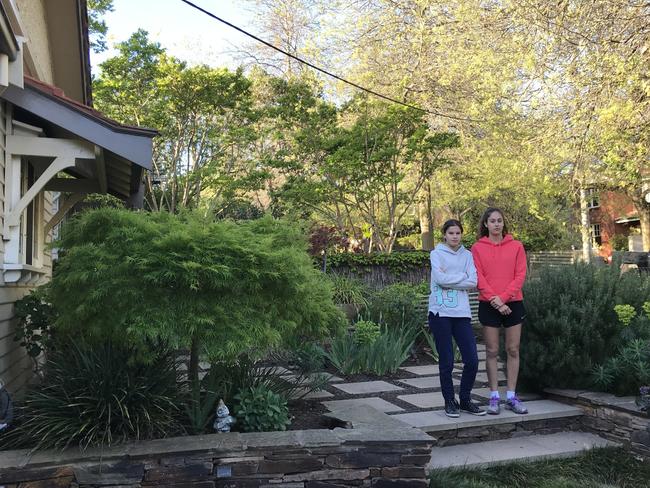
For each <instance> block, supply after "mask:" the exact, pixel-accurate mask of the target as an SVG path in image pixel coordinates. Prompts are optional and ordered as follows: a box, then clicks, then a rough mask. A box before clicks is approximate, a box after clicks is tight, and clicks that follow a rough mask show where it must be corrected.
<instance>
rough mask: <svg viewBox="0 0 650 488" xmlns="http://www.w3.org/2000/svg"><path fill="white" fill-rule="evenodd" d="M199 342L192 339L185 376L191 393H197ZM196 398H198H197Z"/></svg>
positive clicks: (198, 386)
mask: <svg viewBox="0 0 650 488" xmlns="http://www.w3.org/2000/svg"><path fill="white" fill-rule="evenodd" d="M199 360H200V359H199V341H198V339H197V338H196V337H193V338H192V345H191V346H190V363H189V364H188V366H187V375H188V378H187V379H188V380H189V383H190V389H191V391H192V393H194V394H197V395H198V393H199V388H200V383H199ZM197 398H198V396H197Z"/></svg>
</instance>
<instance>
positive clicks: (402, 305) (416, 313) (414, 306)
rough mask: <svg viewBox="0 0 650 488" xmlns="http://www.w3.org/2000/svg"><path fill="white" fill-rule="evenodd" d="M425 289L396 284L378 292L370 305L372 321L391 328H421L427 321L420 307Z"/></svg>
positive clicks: (420, 286)
mask: <svg viewBox="0 0 650 488" xmlns="http://www.w3.org/2000/svg"><path fill="white" fill-rule="evenodd" d="M427 287H428V285H427ZM423 289H424V287H423V286H422V285H409V284H405V283H396V284H393V285H389V286H386V287H384V288H382V289H381V290H379V291H376V292H375V293H374V294H373V295H372V297H371V299H370V303H369V305H368V310H369V315H370V319H371V320H373V321H374V322H377V323H381V324H385V325H387V326H389V327H400V326H404V327H414V328H420V327H421V326H422V324H424V322H425V319H426V315H425V314H423V312H422V309H421V307H420V302H421V301H422V300H423V293H422V291H423Z"/></svg>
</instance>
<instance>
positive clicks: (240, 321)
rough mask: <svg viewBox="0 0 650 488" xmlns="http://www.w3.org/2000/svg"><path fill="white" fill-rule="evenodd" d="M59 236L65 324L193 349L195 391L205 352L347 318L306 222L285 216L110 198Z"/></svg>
mask: <svg viewBox="0 0 650 488" xmlns="http://www.w3.org/2000/svg"><path fill="white" fill-rule="evenodd" d="M61 247H62V248H63V249H65V250H66V251H65V254H64V255H63V256H62V257H61V258H60V260H59V265H58V267H57V272H56V274H55V276H54V277H53V279H52V282H51V285H50V287H51V288H50V290H51V294H52V295H51V296H52V300H53V301H54V302H56V303H57V304H60V307H58V306H57V311H58V319H57V323H56V326H57V330H59V331H60V332H61V333H68V334H71V336H73V337H74V336H76V335H83V336H85V337H86V338H88V339H89V340H95V341H100V342H101V341H104V340H106V339H109V338H110V339H112V340H115V341H124V343H126V344H137V345H141V346H143V347H144V348H145V349H146V347H148V346H150V345H151V344H152V343H154V344H155V342H156V341H162V342H164V343H165V344H166V345H168V346H170V347H172V348H186V349H189V350H190V364H189V373H190V380H191V383H192V388H193V389H194V390H195V391H198V390H197V389H198V388H199V383H198V365H199V358H200V357H207V358H208V359H209V360H212V361H217V360H225V361H228V360H232V359H234V358H236V357H237V356H238V355H240V354H242V353H244V352H247V353H250V354H251V355H261V354H263V353H264V351H266V350H267V348H268V347H270V346H276V345H279V344H281V343H282V342H283V341H284V340H287V339H289V338H291V337H293V338H295V337H296V336H297V337H303V338H307V337H314V338H317V337H322V336H324V335H327V334H328V333H330V332H332V331H334V330H336V329H337V328H338V327H339V326H340V325H341V321H340V319H341V313H340V311H339V310H338V309H337V308H336V306H335V305H334V304H333V302H332V290H331V288H330V285H329V284H328V282H327V280H324V279H323V278H322V276H321V275H320V272H319V271H317V270H316V269H314V267H313V263H312V260H311V258H310V257H309V255H308V254H307V252H306V249H307V243H306V239H305V237H304V235H303V233H302V232H301V230H300V229H299V228H298V227H297V226H295V225H291V224H288V223H286V222H281V221H277V220H272V219H270V218H265V219H258V220H252V221H247V222H244V223H239V224H236V223H233V222H230V221H219V222H214V221H212V220H211V218H210V217H208V218H206V217H204V216H203V215H200V214H197V213H184V214H183V215H172V214H169V213H166V212H159V213H146V212H130V211H127V210H120V209H110V208H104V209H99V210H93V211H87V212H84V213H82V214H81V215H80V216H78V217H77V218H75V219H73V220H72V221H71V222H70V223H69V224H68V225H67V226H66V228H65V230H64V233H63V238H62V240H61ZM70 297H74V300H70V299H69V298H70Z"/></svg>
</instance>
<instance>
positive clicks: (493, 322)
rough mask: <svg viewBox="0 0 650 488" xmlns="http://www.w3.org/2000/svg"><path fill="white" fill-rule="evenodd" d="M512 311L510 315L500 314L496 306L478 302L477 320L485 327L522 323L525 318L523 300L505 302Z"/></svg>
mask: <svg viewBox="0 0 650 488" xmlns="http://www.w3.org/2000/svg"><path fill="white" fill-rule="evenodd" d="M506 305H508V306H509V307H510V310H512V312H511V313H510V315H502V314H501V312H499V311H498V310H497V309H496V308H494V307H493V306H492V305H490V302H483V301H480V302H478V321H479V322H480V323H481V325H484V326H486V327H501V326H503V327H506V328H507V327H512V326H513V325H517V324H521V323H523V321H524V319H525V318H526V309H525V308H524V302H522V301H521V300H520V301H517V302H508V303H506Z"/></svg>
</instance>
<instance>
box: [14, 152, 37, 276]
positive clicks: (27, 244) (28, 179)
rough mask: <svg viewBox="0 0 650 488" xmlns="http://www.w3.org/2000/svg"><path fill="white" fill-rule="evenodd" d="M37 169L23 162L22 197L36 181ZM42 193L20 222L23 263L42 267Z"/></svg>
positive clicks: (26, 210)
mask: <svg viewBox="0 0 650 488" xmlns="http://www.w3.org/2000/svg"><path fill="white" fill-rule="evenodd" d="M36 179H37V177H36V169H35V168H34V165H33V164H32V163H31V162H29V161H23V178H22V195H24V194H25V193H26V192H27V190H29V189H30V188H31V186H32V185H33V184H34V182H35V181H36ZM42 199H43V195H42V193H40V194H38V195H36V197H35V198H34V200H32V201H31V202H30V203H29V205H28V206H27V208H26V209H25V211H24V213H23V216H22V218H21V222H20V228H21V236H22V238H21V240H20V250H19V252H20V253H21V254H22V263H23V264H29V265H34V266H40V264H41V259H40V257H41V256H40V253H41V249H42V246H41V225H42V209H43V201H42Z"/></svg>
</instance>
